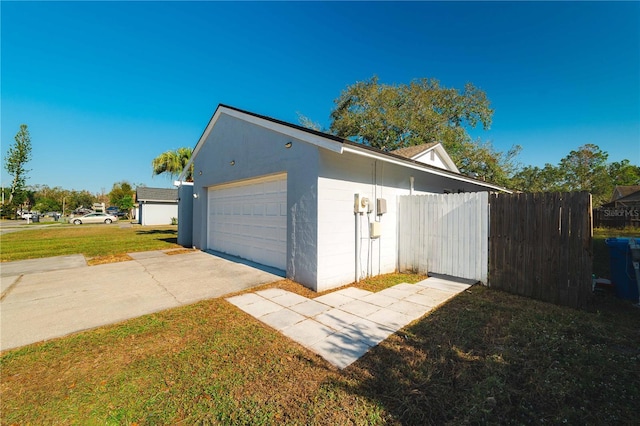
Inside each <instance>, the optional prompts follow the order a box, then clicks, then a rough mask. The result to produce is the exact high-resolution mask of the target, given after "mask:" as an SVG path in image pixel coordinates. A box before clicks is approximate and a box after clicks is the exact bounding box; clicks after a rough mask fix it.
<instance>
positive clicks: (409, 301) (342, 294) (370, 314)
mask: <svg viewBox="0 0 640 426" xmlns="http://www.w3.org/2000/svg"><path fill="white" fill-rule="evenodd" d="M469 287H470V284H465V283H460V282H459V281H454V280H448V279H445V278H432V277H430V278H427V279H426V280H423V281H420V282H419V283H417V284H406V283H403V284H398V285H395V286H393V287H389V288H387V289H384V290H382V291H379V292H377V293H372V292H370V291H366V290H361V289H357V288H352V287H350V288H345V289H342V290H338V291H335V292H333V293H328V294H325V295H323V296H319V297H316V298H314V299H308V298H306V297H302V296H299V295H297V294H295V293H292V292H289V291H286V290H281V289H268V290H262V291H258V292H255V293H247V294H242V295H240V296H234V297H230V298H228V299H226V300H227V301H229V302H230V303H232V304H234V305H236V306H237V307H238V308H240V309H242V310H243V311H245V312H246V313H248V314H250V315H252V316H254V317H255V318H257V319H259V320H260V321H262V322H264V323H265V324H267V325H269V326H271V327H273V328H274V329H276V330H278V331H280V332H281V333H282V334H284V335H285V336H287V337H289V338H291V339H293V340H295V341H296V342H298V343H300V344H301V345H302V346H304V347H306V348H307V349H309V350H311V351H313V352H315V353H317V354H318V355H320V356H322V357H323V358H325V359H326V360H327V361H329V362H330V363H331V364H333V365H335V366H336V367H338V368H345V367H347V366H348V365H350V364H351V363H353V362H354V361H356V360H357V359H358V358H360V357H361V356H362V355H364V354H365V353H366V352H367V351H368V350H369V349H371V348H372V347H374V346H376V345H377V344H378V343H380V342H382V341H383V340H384V339H386V338H387V337H389V335H391V334H393V333H395V332H396V331H398V330H399V329H401V328H402V327H404V326H405V325H407V324H409V323H410V322H411V321H414V320H416V319H418V318H420V317H422V316H423V315H425V314H426V313H427V312H429V311H430V310H432V309H433V308H435V307H436V306H438V305H440V304H442V303H444V302H446V301H447V300H449V299H450V298H452V297H454V296H455V295H456V294H458V293H460V292H462V291H464V290H466V289H467V288H469Z"/></svg>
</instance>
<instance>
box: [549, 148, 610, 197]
mask: <svg viewBox="0 0 640 426" xmlns="http://www.w3.org/2000/svg"><path fill="white" fill-rule="evenodd" d="M608 157H609V154H607V153H606V152H604V151H602V150H601V149H600V147H598V146H597V145H594V144H586V145H582V146H581V147H579V148H578V149H577V150H573V151H571V152H570V153H569V155H567V156H566V157H564V158H563V159H562V160H560V164H559V166H560V169H561V170H562V172H563V174H564V176H563V177H564V184H565V186H566V188H567V190H569V191H589V192H591V194H592V195H593V204H594V205H600V204H602V203H603V202H604V201H606V200H607V199H608V198H609V196H610V195H611V189H612V185H611V178H610V177H609V174H608V170H607V158H608Z"/></svg>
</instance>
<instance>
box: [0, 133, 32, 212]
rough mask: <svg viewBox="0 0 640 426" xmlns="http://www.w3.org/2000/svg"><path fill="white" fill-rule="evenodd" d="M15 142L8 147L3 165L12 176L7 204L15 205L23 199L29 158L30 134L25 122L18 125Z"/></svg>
mask: <svg viewBox="0 0 640 426" xmlns="http://www.w3.org/2000/svg"><path fill="white" fill-rule="evenodd" d="M14 139H15V142H14V144H13V145H11V146H10V147H9V150H8V151H7V154H6V157H5V163H4V167H5V169H6V170H7V172H8V173H9V174H10V175H11V176H13V180H12V182H11V190H10V193H9V200H8V204H9V205H12V206H15V205H17V204H20V203H22V202H23V201H25V196H26V194H25V185H26V179H27V173H28V172H29V170H27V169H26V167H25V165H26V163H28V162H29V160H31V136H30V135H29V129H28V128H27V125H26V124H21V125H20V130H19V131H18V133H16V136H15V138H14Z"/></svg>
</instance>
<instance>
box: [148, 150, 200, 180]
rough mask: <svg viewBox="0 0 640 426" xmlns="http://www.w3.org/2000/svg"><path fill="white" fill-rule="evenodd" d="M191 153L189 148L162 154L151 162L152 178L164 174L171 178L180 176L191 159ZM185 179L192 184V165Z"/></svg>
mask: <svg viewBox="0 0 640 426" xmlns="http://www.w3.org/2000/svg"><path fill="white" fill-rule="evenodd" d="M192 152H193V151H192V150H191V148H178V149H176V150H174V151H166V152H163V153H162V154H160V155H159V156H157V157H156V158H154V159H153V161H152V162H151V166H152V167H153V176H156V175H160V174H165V173H166V174H168V175H169V176H171V177H178V176H180V174H181V173H182V171H183V170H184V168H185V167H186V166H187V163H188V162H189V159H191V154H192ZM185 179H186V181H187V182H193V164H191V166H190V167H189V170H188V171H187V174H186V176H185Z"/></svg>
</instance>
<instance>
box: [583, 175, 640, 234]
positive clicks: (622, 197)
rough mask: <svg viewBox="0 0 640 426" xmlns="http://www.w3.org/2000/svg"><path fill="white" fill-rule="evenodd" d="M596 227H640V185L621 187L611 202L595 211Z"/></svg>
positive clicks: (617, 188)
mask: <svg viewBox="0 0 640 426" xmlns="http://www.w3.org/2000/svg"><path fill="white" fill-rule="evenodd" d="M594 226H606V227H612V228H624V227H640V185H619V186H616V187H615V188H614V189H613V194H612V195H611V201H609V202H608V203H606V204H603V205H602V206H601V207H600V208H598V209H596V210H594Z"/></svg>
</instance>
